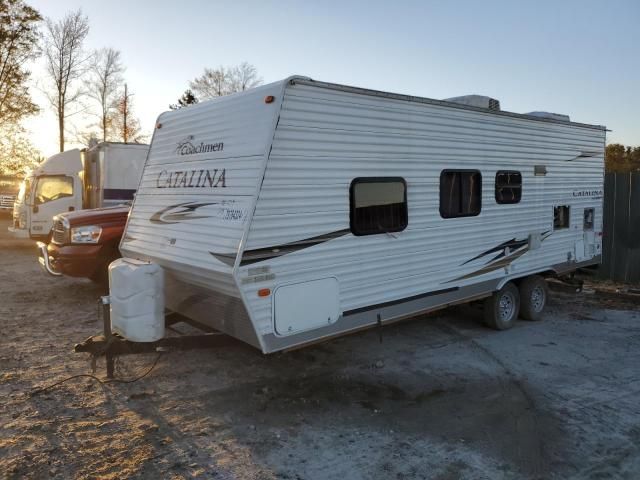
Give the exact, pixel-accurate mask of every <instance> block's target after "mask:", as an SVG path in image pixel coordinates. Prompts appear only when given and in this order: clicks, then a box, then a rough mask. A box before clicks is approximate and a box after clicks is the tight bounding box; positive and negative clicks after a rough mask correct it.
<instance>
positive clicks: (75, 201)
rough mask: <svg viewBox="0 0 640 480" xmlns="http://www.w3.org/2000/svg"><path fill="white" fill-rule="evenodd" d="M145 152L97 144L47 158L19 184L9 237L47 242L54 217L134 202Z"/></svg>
mask: <svg viewBox="0 0 640 480" xmlns="http://www.w3.org/2000/svg"><path fill="white" fill-rule="evenodd" d="M148 150H149V146H148V145H144V144H131V143H118V142H102V143H97V144H95V145H93V146H92V147H90V148H86V149H83V150H78V149H73V150H67V151H66V152H62V153H58V154H57V155H53V156H52V157H49V158H48V159H47V160H45V161H44V162H43V163H42V164H40V165H39V166H38V167H37V168H36V169H34V170H33V171H32V172H31V173H29V174H28V175H27V176H26V178H25V179H24V182H23V183H22V186H21V188H20V193H19V195H18V198H17V199H16V202H15V204H14V207H13V224H12V226H11V227H9V231H10V232H12V233H13V235H14V236H16V237H20V238H31V239H34V240H41V241H46V240H47V238H48V236H49V232H50V231H51V227H52V226H53V217H54V216H55V215H57V214H59V213H67V212H72V211H75V210H82V209H91V208H99V207H106V206H109V205H118V204H121V203H122V202H125V201H129V200H131V199H133V195H134V193H135V191H136V188H137V187H138V183H139V182H140V176H141V175H142V167H143V166H144V162H145V160H146V158H147V152H148Z"/></svg>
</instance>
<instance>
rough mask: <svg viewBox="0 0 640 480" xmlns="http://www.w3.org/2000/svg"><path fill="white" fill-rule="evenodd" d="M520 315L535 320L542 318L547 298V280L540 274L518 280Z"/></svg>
mask: <svg viewBox="0 0 640 480" xmlns="http://www.w3.org/2000/svg"><path fill="white" fill-rule="evenodd" d="M519 290H520V316H521V317H522V318H524V319H525V320H529V321H533V322H536V321H538V320H542V314H543V313H544V307H545V306H546V305H547V299H548V298H549V288H548V287H547V282H546V281H545V279H544V278H542V277H541V276H540V275H532V276H530V277H527V278H525V279H524V280H522V282H520V289H519Z"/></svg>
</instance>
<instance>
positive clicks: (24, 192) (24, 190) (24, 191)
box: [17, 178, 31, 203]
mask: <svg viewBox="0 0 640 480" xmlns="http://www.w3.org/2000/svg"><path fill="white" fill-rule="evenodd" d="M30 190H31V178H25V179H24V181H23V182H22V183H21V184H20V190H18V199H17V202H18V203H25V199H26V198H27V197H28V196H29V193H30Z"/></svg>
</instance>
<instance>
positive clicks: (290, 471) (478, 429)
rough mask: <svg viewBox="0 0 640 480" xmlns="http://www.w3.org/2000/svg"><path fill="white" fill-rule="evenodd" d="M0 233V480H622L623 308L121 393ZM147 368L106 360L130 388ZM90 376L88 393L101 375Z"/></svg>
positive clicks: (620, 304) (449, 322)
mask: <svg viewBox="0 0 640 480" xmlns="http://www.w3.org/2000/svg"><path fill="white" fill-rule="evenodd" d="M7 224H8V222H7V221H6V220H4V219H3V220H1V221H0V265H1V267H0V268H1V270H0V476H1V477H2V478H49V477H51V478H63V479H69V478H81V479H85V478H87V479H88V478H101V479H122V478H126V477H133V478H153V479H157V478H176V479H177V478H215V479H325V478H326V479H340V480H345V479H363V480H364V479H419V478H434V479H459V478H462V479H479V478H486V479H500V478H507V479H510V478H518V479H520V478H530V479H550V478H558V479H572V478H573V479H585V478H587V479H602V478H628V479H635V478H639V477H640V311H639V310H640V305H639V304H638V303H634V302H633V301H632V300H617V299H616V298H615V297H611V296H609V297H600V296H599V295H597V294H594V293H591V294H589V293H583V294H579V295H574V294H567V293H560V292H557V293H554V294H553V295H554V297H553V301H552V303H551V305H550V307H549V309H548V311H547V314H546V317H545V319H544V321H542V322H536V323H529V322H519V323H518V325H517V326H516V327H515V328H513V329H511V330H509V331H505V332H495V331H491V330H488V329H486V328H484V327H483V326H481V325H480V323H479V318H480V312H479V311H478V310H477V309H475V308H472V307H458V308H452V309H448V310H445V311H442V312H440V313H438V314H435V315H430V316H424V317H422V318H417V319H415V320H413V321H409V322H404V323H401V324H396V325H394V326H389V327H385V328H384V329H383V340H382V343H380V342H379V340H378V332H377V331H368V332H363V333H359V334H355V335H351V336H349V337H343V338H340V339H337V340H334V341H331V342H328V343H324V344H322V345H318V346H315V347H310V348H307V349H304V350H300V351H297V352H292V353H287V354H277V355H273V356H263V355H262V354H260V353H259V352H257V351H255V350H253V349H252V348H250V347H239V346H229V347H223V348H220V349H217V350H201V351H189V352H181V353H178V352H170V353H166V354H164V355H162V356H161V358H160V359H159V361H158V364H157V366H156V368H155V369H154V370H153V371H152V372H151V374H150V375H149V376H147V377H145V378H143V379H142V380H140V381H138V382H135V383H131V384H109V385H104V386H103V385H100V384H99V383H97V382H96V381H94V380H91V379H88V378H82V379H76V380H73V381H70V382H68V383H65V384H63V385H61V386H60V387H58V388H55V389H53V390H50V391H47V392H45V393H43V394H40V395H36V396H32V395H30V393H31V392H33V391H34V390H35V389H36V388H38V387H42V386H45V385H48V384H50V383H52V382H55V381H57V380H61V379H63V378H65V377H67V376H70V375H74V374H80V373H90V372H91V365H90V362H89V356H88V355H87V354H76V353H73V351H72V349H73V345H74V343H76V342H79V341H82V340H84V339H85V338H86V337H88V336H89V335H91V334H94V333H96V332H98V331H99V330H100V328H101V325H100V321H99V318H98V304H97V298H98V296H99V295H100V290H99V289H98V288H97V287H96V286H94V285H93V284H91V283H90V282H89V281H84V280H73V279H67V278H51V277H48V276H46V275H45V274H44V273H43V272H42V271H40V268H39V265H38V263H37V258H36V253H35V249H34V247H33V244H32V243H30V242H16V241H12V240H9V237H8V235H7V233H6V226H7ZM155 358H156V355H155V354H153V355H151V354H150V355H141V356H128V357H121V359H119V361H118V364H117V367H118V368H117V375H118V376H119V377H121V378H133V377H135V376H136V375H138V374H139V373H140V372H144V371H145V370H146V369H147V368H148V367H149V366H150V365H151V364H152V363H153V361H154V360H155ZM96 374H97V375H98V376H100V377H101V378H104V363H103V362H99V363H98V369H97V372H96Z"/></svg>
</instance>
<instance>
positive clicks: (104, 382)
mask: <svg viewBox="0 0 640 480" xmlns="http://www.w3.org/2000/svg"><path fill="white" fill-rule="evenodd" d="M163 353H164V352H160V353H158V356H157V357H156V359H155V360H154V361H153V364H152V365H151V367H149V369H147V371H146V372H144V373H143V374H142V375H140V376H138V377H135V378H132V379H125V378H111V379H108V380H102V379H101V378H98V377H96V376H95V375H91V374H89V373H81V374H78V375H72V376H70V377H67V378H64V379H62V380H60V381H58V382H55V383H52V384H51V385H47V386H46V387H42V388H38V389H36V390H34V391H32V392H31V393H30V394H29V396H31V397H35V396H36V395H39V394H41V393H44V392H46V391H47V390H51V389H52V388H55V387H57V386H58V385H61V384H63V383H66V382H68V381H70V380H74V379H76V378H91V379H93V380H95V381H96V382H98V383H100V384H101V385H107V384H109V383H134V382H137V381H138V380H141V379H143V378H144V377H146V376H147V375H149V374H150V373H151V372H152V371H153V369H154V368H155V367H156V365H157V364H158V361H159V360H160V357H161V356H162V354H163Z"/></svg>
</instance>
